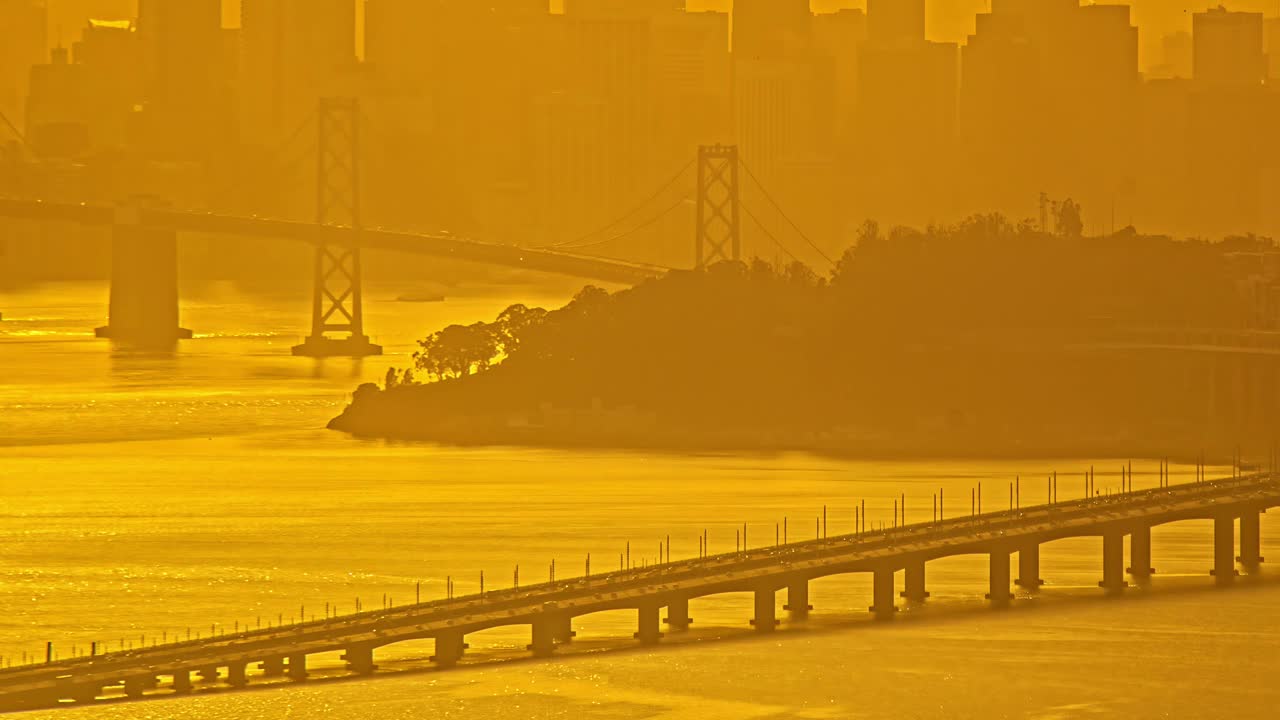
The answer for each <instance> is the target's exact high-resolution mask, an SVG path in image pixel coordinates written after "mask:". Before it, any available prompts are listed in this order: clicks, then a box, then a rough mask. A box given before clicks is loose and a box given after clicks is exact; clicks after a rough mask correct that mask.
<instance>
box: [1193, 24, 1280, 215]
mask: <svg viewBox="0 0 1280 720" xmlns="http://www.w3.org/2000/svg"><path fill="white" fill-rule="evenodd" d="M1192 27H1193V32H1192V45H1193V67H1194V69H1193V72H1192V77H1193V81H1192V82H1191V83H1189V84H1188V85H1187V86H1186V91H1187V95H1188V103H1187V107H1188V108H1189V113H1188V119H1187V135H1186V136H1185V137H1186V141H1185V142H1186V148H1187V149H1186V157H1187V178H1186V180H1187V182H1186V183H1185V191H1184V192H1186V196H1185V197H1184V198H1182V199H1181V201H1180V203H1179V204H1180V205H1181V206H1182V207H1183V208H1185V210H1184V212H1186V213H1187V216H1186V217H1185V219H1184V225H1185V226H1187V227H1189V228H1192V229H1194V230H1196V231H1199V232H1203V233H1205V234H1217V235H1221V234H1227V233H1245V232H1253V231H1254V230H1255V229H1257V228H1259V227H1260V225H1261V224H1262V222H1263V221H1264V212H1263V208H1264V206H1269V205H1271V203H1269V202H1267V198H1268V196H1270V195H1272V194H1273V193H1274V192H1276V191H1277V189H1280V188H1276V187H1274V182H1273V183H1272V185H1273V186H1272V187H1271V188H1270V190H1269V191H1268V190H1266V189H1264V176H1265V175H1266V174H1267V172H1268V169H1269V168H1270V170H1271V174H1272V175H1274V174H1275V168H1276V154H1277V147H1276V143H1275V141H1274V140H1273V139H1272V135H1273V133H1271V132H1270V131H1269V130H1268V128H1269V127H1272V126H1273V125H1274V118H1276V117H1277V115H1280V112H1278V109H1277V104H1278V102H1277V99H1276V98H1275V96H1274V95H1273V93H1272V92H1271V91H1269V90H1268V88H1267V87H1266V86H1264V84H1263V82H1264V80H1265V79H1266V75H1267V64H1266V55H1265V53H1264V52H1263V16H1262V14H1261V13H1243V12H1230V11H1227V10H1224V9H1222V8H1221V7H1218V8H1214V9H1211V10H1208V11H1206V12H1202V13H1196V14H1195V15H1194V16H1193V17H1192ZM1274 220H1275V218H1272V221H1273V222H1274ZM1272 227H1274V225H1272Z"/></svg>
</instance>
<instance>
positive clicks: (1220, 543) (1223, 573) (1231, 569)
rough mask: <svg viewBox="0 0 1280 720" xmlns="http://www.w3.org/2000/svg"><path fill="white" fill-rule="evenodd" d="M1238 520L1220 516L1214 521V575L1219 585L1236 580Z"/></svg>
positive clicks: (1212, 573) (1228, 583)
mask: <svg viewBox="0 0 1280 720" xmlns="http://www.w3.org/2000/svg"><path fill="white" fill-rule="evenodd" d="M1235 530H1236V519H1235V517H1233V516H1231V515H1219V516H1217V517H1215V518H1214V519H1213V572H1211V573H1210V574H1211V575H1213V577H1214V579H1216V580H1217V581H1218V584H1219V585H1230V584H1231V583H1232V582H1234V581H1235V579H1236V537H1235V535H1236V533H1235Z"/></svg>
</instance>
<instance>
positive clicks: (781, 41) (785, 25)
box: [733, 0, 813, 60]
mask: <svg viewBox="0 0 1280 720" xmlns="http://www.w3.org/2000/svg"><path fill="white" fill-rule="evenodd" d="M812 18H813V15H812V14H811V13H810V11H809V0H736V2H734V4H733V55H734V58H735V59H737V60H762V59H771V58H780V57H786V56H788V55H794V54H795V53H796V52H798V51H801V50H803V49H805V48H807V47H808V44H809V34H810V31H811V27H810V23H811V21H812Z"/></svg>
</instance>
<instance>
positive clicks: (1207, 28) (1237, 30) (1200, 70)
mask: <svg viewBox="0 0 1280 720" xmlns="http://www.w3.org/2000/svg"><path fill="white" fill-rule="evenodd" d="M1192 27H1193V31H1192V37H1193V41H1194V45H1195V51H1194V60H1193V62H1194V71H1193V75H1194V77H1195V80H1196V81H1197V82H1199V83H1202V84H1206V85H1260V84H1261V83H1262V82H1263V81H1264V80H1265V79H1266V77H1267V61H1266V54H1265V53H1264V52H1263V23H1262V13H1245V12H1231V11H1229V10H1225V9H1223V8H1222V7H1221V6H1219V7H1217V8H1213V9H1211V10H1207V11H1205V12H1200V13H1196V14H1195V15H1194V16H1193V17H1192Z"/></svg>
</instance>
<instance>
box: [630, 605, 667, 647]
mask: <svg viewBox="0 0 1280 720" xmlns="http://www.w3.org/2000/svg"><path fill="white" fill-rule="evenodd" d="M637 610H638V612H637V615H638V616H639V624H640V627H639V629H638V630H637V631H636V634H635V638H636V639H637V640H639V641H640V644H641V645H657V644H658V641H659V640H661V639H662V622H661V620H660V619H659V618H660V616H661V615H662V606H661V605H658V604H656V603H647V604H644V605H641V606H640V607H639V608H638V609H637Z"/></svg>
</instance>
